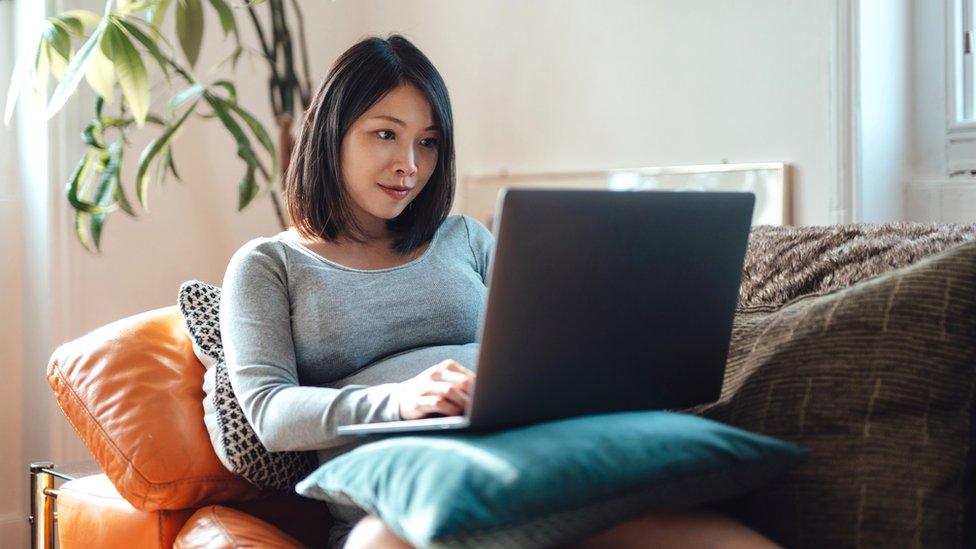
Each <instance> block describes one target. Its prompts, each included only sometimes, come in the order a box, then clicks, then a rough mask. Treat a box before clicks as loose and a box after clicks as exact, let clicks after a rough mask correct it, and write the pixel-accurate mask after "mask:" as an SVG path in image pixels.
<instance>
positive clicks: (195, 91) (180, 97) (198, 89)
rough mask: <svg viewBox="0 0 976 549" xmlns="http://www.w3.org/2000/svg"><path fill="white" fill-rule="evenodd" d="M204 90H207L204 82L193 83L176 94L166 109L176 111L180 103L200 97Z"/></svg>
mask: <svg viewBox="0 0 976 549" xmlns="http://www.w3.org/2000/svg"><path fill="white" fill-rule="evenodd" d="M204 90H206V87H204V85H203V84H193V85H191V86H189V87H188V88H186V89H184V90H183V91H181V92H180V93H178V94H176V95H174V96H173V98H172V99H170V100H169V105H167V106H166V110H167V111H168V112H173V111H175V110H176V109H178V108H179V106H180V105H182V104H183V103H186V102H187V101H189V100H190V99H196V98H198V97H200V94H202V93H203V92H204Z"/></svg>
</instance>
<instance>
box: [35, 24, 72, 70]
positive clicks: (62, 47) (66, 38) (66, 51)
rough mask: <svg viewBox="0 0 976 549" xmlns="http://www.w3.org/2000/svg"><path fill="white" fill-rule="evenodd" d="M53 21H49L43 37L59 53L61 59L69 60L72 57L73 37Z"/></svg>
mask: <svg viewBox="0 0 976 549" xmlns="http://www.w3.org/2000/svg"><path fill="white" fill-rule="evenodd" d="M52 19H53V18H49V19H48V22H47V25H46V26H45V28H44V32H43V35H42V36H43V38H44V40H46V41H47V43H48V44H50V46H51V47H52V48H53V49H54V51H56V52H58V54H59V55H61V57H63V58H64V59H66V60H67V59H68V58H69V57H71V36H70V35H69V34H68V31H67V30H65V29H64V28H63V27H62V26H60V25H58V24H57V23H55V22H54V21H53V20H52Z"/></svg>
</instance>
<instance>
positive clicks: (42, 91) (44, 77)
mask: <svg viewBox="0 0 976 549" xmlns="http://www.w3.org/2000/svg"><path fill="white" fill-rule="evenodd" d="M50 49H51V48H50V47H49V46H48V43H47V41H46V40H44V39H41V41H40V42H39V43H38V44H37V57H36V58H35V59H34V73H33V75H32V78H31V80H32V81H33V86H34V94H35V96H36V97H45V96H46V95H47V82H48V78H49V77H50V76H51V53H50ZM62 74H63V73H62Z"/></svg>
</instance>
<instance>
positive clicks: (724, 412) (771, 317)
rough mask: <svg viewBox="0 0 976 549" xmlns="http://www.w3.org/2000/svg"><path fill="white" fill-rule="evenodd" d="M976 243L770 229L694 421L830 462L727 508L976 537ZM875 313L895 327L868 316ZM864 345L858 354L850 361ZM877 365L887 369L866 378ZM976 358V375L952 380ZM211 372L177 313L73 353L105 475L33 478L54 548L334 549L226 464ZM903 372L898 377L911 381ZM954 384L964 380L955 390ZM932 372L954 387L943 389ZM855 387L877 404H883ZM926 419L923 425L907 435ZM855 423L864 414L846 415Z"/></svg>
mask: <svg viewBox="0 0 976 549" xmlns="http://www.w3.org/2000/svg"><path fill="white" fill-rule="evenodd" d="M974 239H976V225H968V226H944V225H921V224H896V225H886V226H861V225H858V226H841V227H819V228H801V229H797V228H773V227H759V228H756V229H754V230H753V234H752V237H751V239H750V245H749V252H748V255H747V261H746V267H745V271H744V273H743V287H742V290H741V293H740V303H739V310H738V311H737V320H736V326H735V328H734V331H733V344H732V349H731V350H730V358H729V368H728V370H727V372H726V381H725V384H724V386H723V393H722V397H721V398H720V400H719V401H718V402H716V403H710V404H707V405H703V406H700V407H696V408H694V409H690V410H688V411H689V412H691V413H697V414H702V415H705V416H708V417H711V418H713V419H718V420H721V421H726V422H728V423H730V424H733V425H736V426H739V427H742V428H745V429H749V430H754V431H757V432H764V433H767V434H771V435H773V436H779V437H782V438H784V439H787V440H793V441H796V442H797V443H799V444H802V445H805V446H807V447H809V448H811V449H812V450H813V453H812V459H811V465H810V466H809V467H804V468H801V469H802V470H798V471H797V472H796V474H793V475H790V476H789V477H787V478H784V479H783V480H782V481H780V482H777V483H775V485H773V486H771V487H769V489H768V490H762V491H759V492H758V493H756V494H753V495H749V496H745V497H743V498H739V499H737V500H735V501H730V502H718V503H717V504H716V507H717V508H719V509H721V510H723V511H725V512H728V513H730V514H732V515H734V516H736V517H738V518H739V519H740V520H743V521H745V522H746V523H747V524H750V525H751V526H753V527H755V528H757V529H759V530H760V531H762V532H763V533H765V534H767V535H769V536H770V537H772V538H773V539H775V540H776V541H778V542H780V543H782V544H784V545H787V546H798V547H802V546H810V547H813V546H827V545H828V544H829V546H836V547H843V546H852V547H853V546H858V545H869V546H871V545H877V544H884V545H888V546H919V547H920V546H963V545H968V544H972V543H973V540H974V538H973V537H972V531H973V516H972V515H973V505H972V501H971V498H970V497H969V494H970V493H971V492H972V481H973V474H972V470H973V459H972V448H973V446H974V445H973V439H974V437H973V436H972V434H973V432H974V427H973V421H972V402H971V400H972V396H973V387H976V381H970V380H971V379H972V380H976V374H974V375H972V376H970V375H969V373H968V370H976V366H974V365H976V346H974V345H971V344H970V342H971V341H973V340H974V336H976V333H974V332H976V330H973V329H972V325H971V324H970V323H969V321H968V320H965V317H966V316H967V315H969V314H970V313H973V314H972V316H973V317H976V309H971V308H966V307H970V306H969V305H968V303H969V302H968V301H966V300H967V299H968V297H966V296H968V295H969V294H965V295H963V294H959V293H958V292H962V291H966V292H968V291H969V290H968V289H966V288H968V286H966V285H968V284H969V282H968V281H969V280H970V278H971V279H972V281H973V283H974V284H976V270H971V269H970V267H969V263H967V262H966V261H969V260H968V259H966V258H963V259H962V260H960V259H958V258H952V257H950V258H949V259H945V258H944V257H943V256H944V255H945V254H944V253H943V252H946V250H951V249H953V248H954V247H957V246H960V245H962V244H964V243H967V242H971V241H973V240H974ZM940 254H941V255H940ZM957 255H958V254H957ZM950 260H951V261H950ZM940 262H941V263H940ZM947 265H948V267H947ZM953 269H955V270H953ZM959 269H962V270H963V271H962V272H961V274H960V272H959ZM950 271H951V272H952V273H954V274H952V276H955V277H956V278H953V279H951V280H950V282H952V281H954V280H964V281H966V282H965V284H964V286H966V287H965V288H963V289H962V290H960V289H959V288H960V285H959V283H958V282H953V283H952V284H955V285H954V286H953V285H952V284H950V283H946V284H945V285H944V286H945V287H944V288H943V286H938V287H936V286H934V285H935V284H937V281H939V280H942V279H943V278H946V277H947V276H949V275H946V274H944V273H946V272H950ZM970 275H971V276H970ZM960 277H961V278H960ZM947 280H949V279H947ZM933 281H936V282H933ZM903 287H908V288H909V289H911V288H915V287H917V288H918V289H917V292H919V293H918V294H917V295H918V296H919V297H915V295H916V294H911V293H910V295H909V298H910V299H909V300H908V301H904V300H902V299H901V298H900V297H898V296H900V295H901V294H899V293H898V292H902V293H904V288H903ZM886 288H894V291H889V290H888V289H886ZM912 291H916V290H912ZM925 292H929V293H930V294H932V296H934V297H933V299H934V298H937V297H939V296H942V295H943V294H942V293H944V294H945V298H946V299H945V307H946V309H945V310H943V311H942V312H941V313H939V314H941V315H942V316H941V317H939V316H938V314H935V315H934V316H932V315H928V316H931V317H932V319H933V320H932V323H934V324H932V325H933V326H935V327H936V328H937V329H938V330H941V331H938V330H936V331H937V332H938V333H936V334H935V335H931V336H930V335H928V332H926V331H925V330H926V329H927V328H925V326H927V324H926V322H927V321H926V318H927V316H926V315H927V312H926V311H927V309H925V310H923V311H921V313H925V314H919V315H917V316H913V315H915V312H914V311H912V310H911V307H912V306H913V305H912V303H914V302H913V301H912V300H918V301H917V302H918V303H919V304H920V307H922V308H923V309H924V308H925V307H927V305H924V303H925V301H924V300H925V299H927V298H926V295H928V294H926V293H925ZM940 292H942V293H940ZM950 293H951V294H950ZM862 294H863V295H862ZM950 295H951V297H952V298H953V299H952V300H950V299H949V297H950ZM878 296H882V297H878ZM958 296H963V297H959V298H958V299H956V298H957V297H958ZM940 299H941V298H940ZM859 300H860V301H859ZM950 301H951V303H950ZM953 304H955V305H958V307H963V308H962V309H959V311H955V310H953V312H952V314H953V315H956V316H958V317H959V318H963V321H960V322H955V321H954V320H947V319H949V318H950V317H949V316H948V315H949V314H950V313H949V312H947V311H948V310H949V307H950V305H953ZM903 305H904V306H903ZM905 307H907V309H906V308H905ZM902 309H904V310H902ZM874 312H877V313H878V314H879V315H880V316H878V318H880V319H882V320H881V321H879V322H883V325H881V324H879V325H877V326H875V325H874V324H872V322H873V320H872V321H870V322H869V321H868V320H865V322H863V323H861V322H859V321H858V319H859V318H862V317H863V318H864V319H868V318H873V317H872V316H871V315H872V314H874ZM937 312H938V311H937ZM899 314H901V315H902V316H901V317H899ZM818 315H820V316H818ZM956 316H953V317H951V318H956ZM900 318H901V319H906V318H907V319H910V321H903V320H899V319H900ZM810 319H813V320H814V321H816V322H817V323H818V324H816V326H817V330H819V331H818V332H817V333H816V334H813V335H811V334H810V333H807V332H806V331H805V330H807V329H806V328H805V327H804V326H805V324H804V322H807V321H811V320H810ZM940 319H941V320H940ZM940 322H941V324H940ZM832 323H833V324H832ZM845 323H846V324H845ZM947 323H948V324H950V325H948V326H947ZM837 325H839V326H840V332H839V333H840V334H841V335H842V336H843V337H842V338H841V339H839V340H837V341H841V343H832V341H834V340H831V339H830V336H829V333H828V332H829V329H828V327H830V326H837ZM831 329H832V328H831ZM897 330H901V331H900V332H897V333H895V332H896V331H897ZM807 331H808V330H807ZM877 334H882V335H877ZM805 338H806V339H805ZM857 338H861V339H857ZM872 338H874V339H872ZM880 338H893V339H880ZM925 338H928V339H925ZM947 338H948V339H947ZM953 338H957V339H953ZM930 340H931V341H930ZM936 340H938V341H936ZM878 341H890V342H893V343H886V346H887V347H892V348H893V347H897V346H898V344H899V343H898V342H900V341H908V342H914V343H917V344H918V345H920V346H921V347H919V348H921V349H923V350H927V351H926V352H929V353H931V354H932V359H931V361H927V360H926V361H921V362H924V363H925V364H923V366H925V365H929V366H932V367H929V368H927V369H926V368H923V369H922V370H918V371H916V370H917V369H913V370H912V371H911V372H908V373H905V372H902V371H901V370H900V369H899V368H897V367H895V366H888V365H890V364H895V365H896V366H897V365H898V364H900V362H898V361H904V360H906V357H908V356H910V353H911V351H910V349H909V348H908V347H909V345H908V343H906V347H905V349H901V348H898V349H896V350H895V351H893V352H890V353H887V352H883V351H884V350H883V349H872V348H871V346H872V345H873V342H874V343H876V342H878ZM947 341H949V342H950V343H949V344H947V343H946V342H947ZM956 341H961V342H962V343H955V342H956ZM805 342H806V343H805ZM809 342H812V343H810V344H807V343H809ZM844 342H853V343H851V344H850V345H852V346H854V348H853V349H846V350H845V349H841V348H840V347H839V346H842V345H846V344H847V343H844ZM818 345H819V346H820V347H817V346H818ZM824 345H833V346H834V348H826V349H824V348H821V347H823V346H824ZM939 345H943V346H942V347H940V346H939ZM946 345H948V348H949V349H950V350H951V351H952V352H951V353H949V354H950V355H951V356H948V355H946V352H945V348H946V347H945V346H946ZM857 346H863V347H857ZM963 347H964V348H963ZM811 349H813V350H811ZM832 353H836V354H832ZM845 353H846V354H845ZM859 354H861V355H864V356H865V357H869V358H870V360H867V359H866V360H867V362H864V363H863V365H862V364H861V363H860V362H858V360H857V358H856V357H857V355H859ZM943 355H946V356H948V358H945V357H943ZM832 356H836V357H845V356H846V357H852V356H853V357H855V358H844V359H837V360H836V361H835V360H833V359H832V358H831V357H832ZM811 357H812V358H811ZM838 361H839V362H838ZM886 361H887V362H886ZM892 361H894V362H892ZM835 362H837V363H835ZM943 364H945V366H943ZM960 364H961V365H962V366H961V367H962V368H964V370H959V371H956V370H951V368H954V367H957V366H959V365H960ZM879 365H880V366H879ZM967 365H968V366H967ZM858 368H862V369H870V372H869V373H870V375H867V374H864V375H862V374H863V373H864V372H859V371H858ZM823 372H827V374H823ZM959 372H963V373H962V374H960V373H959ZM203 374H204V366H203V365H202V364H201V363H200V362H199V360H198V359H197V358H196V356H195V354H194V352H193V348H192V344H191V341H190V338H189V337H188V334H187V332H186V328H185V325H184V321H183V318H182V317H181V315H180V311H179V309H178V308H177V307H176V306H169V307H163V308H159V309H155V310H152V311H147V312H144V313H141V314H137V315H135V316H132V317H129V318H125V319H122V320H118V321H116V322H113V323H111V324H108V325H106V326H103V327H101V328H98V329H96V330H94V331H92V332H90V333H88V334H85V335H83V336H82V337H80V338H78V339H76V340H73V341H70V342H67V343H64V344H63V345H61V346H60V347H58V349H57V350H55V352H54V353H53V354H52V356H51V359H50V361H49V364H48V370H47V376H48V380H49V383H50V385H51V387H52V389H53V392H54V395H55V398H56V400H57V402H58V404H59V406H60V408H61V410H62V411H63V413H64V415H65V416H66V417H67V419H68V420H69V422H70V423H71V424H72V426H73V427H74V428H75V430H76V431H77V432H78V434H79V436H80V437H81V438H82V439H83V441H84V442H85V444H86V445H87V447H88V448H89V450H90V451H91V453H92V456H93V457H94V459H95V461H96V462H97V463H98V465H99V466H100V468H101V470H102V473H101V474H97V475H92V476H86V477H82V478H75V479H69V480H66V481H64V482H63V483H61V484H60V485H59V486H55V482H56V478H57V477H58V475H59V473H58V471H57V467H56V466H54V465H53V464H50V463H38V464H34V465H33V466H32V469H31V482H32V506H31V515H32V516H31V524H32V534H33V536H32V538H33V540H34V546H35V547H51V546H53V543H54V541H55V538H56V539H57V541H58V542H59V543H60V546H61V547H62V548H64V549H72V548H74V547H82V546H95V547H170V546H174V547H237V546H276V547H302V546H321V545H322V543H323V541H322V540H323V539H325V537H326V534H327V532H328V530H329V527H330V522H331V519H330V517H329V515H328V512H327V510H326V508H325V506H324V504H323V503H321V502H318V501H314V500H309V499H305V498H301V497H299V496H297V495H295V494H291V493H287V492H276V493H269V492H262V491H260V490H258V489H256V488H255V487H254V486H252V485H250V484H249V483H248V482H246V481H245V480H244V479H243V478H241V477H238V476H236V475H234V474H232V473H230V472H229V471H227V469H225V468H224V466H223V465H222V464H221V463H220V461H219V460H218V458H217V456H216V455H215V453H214V450H213V447H212V446H211V441H210V437H209V436H208V433H207V431H206V429H205V426H204V421H203V405H202V400H203V396H204V395H203V389H202V378H203ZM963 375H965V376H967V377H965V378H963V377H961V376H963ZM885 376H889V377H890V376H895V377H894V383H891V382H890V380H889V378H888V377H885ZM912 376H915V377H912ZM940 376H952V377H953V379H950V380H948V382H947V383H942V381H941V380H939V378H940ZM931 379H934V380H935V381H933V382H932V383H936V384H935V385H931V386H927V385H926V384H927V383H929V381H927V380H931ZM964 384H969V385H965V387H963V388H961V389H959V391H960V392H958V393H955V392H952V391H953V390H954V388H953V387H952V385H964ZM944 385H945V386H946V387H943V386H944ZM889 386H892V387H894V388H895V389H893V390H892V392H890V393H889V392H887V388H888V387H889ZM919 387H921V389H920V390H921V391H922V392H923V393H924V394H927V395H928V400H927V401H925V402H922V403H919V402H915V396H914V395H915V394H916V393H917V392H918V391H917V390H918V389H919ZM943 389H944V391H945V396H944V398H943V395H942V393H941V392H940V391H943ZM846 392H851V393H852V396H851V397H850V402H848V401H847V400H846V398H847V397H846V396H844V395H846V394H847V393H846ZM854 393H857V395H860V394H861V393H864V395H863V402H861V400H859V399H860V398H861V397H860V396H857V395H854ZM957 394H958V395H968V397H967V398H968V400H965V401H964V399H962V397H958V396H955V395H957ZM818 399H820V401H826V402H827V403H826V404H824V405H818V404H817V402H818ZM825 399H826V400H825ZM862 407H865V408H864V409H865V410H867V412H866V419H865V418H862V417H861V416H862V415H865V414H864V413H862V412H861V409H862ZM950 408H951V409H950ZM923 409H924V418H922V423H919V424H918V425H916V424H915V423H911V425H910V426H909V427H905V425H906V422H912V421H916V419H917V417H918V416H921V415H922V412H919V411H917V410H923ZM836 410H841V411H842V412H843V415H844V417H843V418H840V419H838V418H837V417H834V416H832V415H831V414H833V413H834V411H836ZM848 416H852V417H853V416H856V417H854V419H849V417H848ZM797 418H798V420H796V419H797ZM944 418H948V420H947V421H943V422H942V423H940V421H942V420H943V419H944ZM864 421H867V423H864ZM944 425H948V426H950V427H951V429H952V430H949V427H945V428H943V426H944ZM872 429H873V432H872ZM923 431H924V432H923ZM879 433H880V434H881V435H883V436H879ZM923 435H924V440H925V441H926V443H928V442H929V441H933V440H934V441H938V440H943V439H947V440H950V442H952V441H955V442H952V444H950V445H948V446H939V445H937V444H934V443H933V444H932V445H931V446H924V445H914V443H912V442H909V443H907V445H908V446H909V447H910V448H909V449H910V450H911V452H913V453H912V454H911V455H908V456H907V457H905V458H904V459H902V458H901V457H899V455H900V454H899V450H898V449H891V450H890V451H889V450H886V448H888V447H889V446H891V445H895V446H904V444H901V443H900V442H899V441H900V440H901V439H905V440H915V438H918V437H922V436H923ZM899 437H901V438H899ZM906 437H907V438H906ZM912 437H914V438H912ZM940 437H941V438H940ZM848 442H850V444H848ZM955 447H958V448H955ZM926 452H929V453H926ZM920 456H921V457H920ZM932 456H935V457H932ZM943 456H944V457H943ZM833 458H837V460H836V461H832V459H833ZM906 460H907V461H906ZM935 461H940V463H939V464H935V463H934V462H935ZM941 461H945V463H944V464H942V463H941ZM851 464H854V465H851ZM903 465H904V467H906V468H902V466H903ZM937 465H938V466H937ZM942 465H944V467H942ZM848 466H851V467H854V466H856V467H855V468H854V469H850V472H848V470H847V469H845V467H848ZM879 469H885V470H886V471H889V473H890V472H892V471H893V472H896V473H897V475H898V477H899V478H892V474H889V473H885V472H884V471H879ZM916 470H917V474H912V473H909V474H906V471H909V472H911V471H916ZM912 476H916V477H918V478H917V479H913V478H907V477H912ZM929 477H931V478H929ZM821 480H823V482H820V481H821ZM899 482H900V483H901V484H899ZM913 483H914V484H913ZM926 483H927V484H926ZM902 485H904V487H905V490H901V489H900V488H902ZM909 485H911V486H910V487H909ZM848 500H851V501H852V502H853V503H851V505H850V507H849V508H848V507H846V506H845V503H846V502H847V501H848ZM55 510H56V526H55V525H54V522H55V519H54V512H55ZM831 513H833V514H831ZM906 513H907V514H906ZM912 513H914V515H912ZM903 516H909V517H910V518H911V520H906V519H904V518H903ZM913 521H914V522H913ZM825 530H827V531H825ZM834 530H836V531H834ZM947 540H948V541H947Z"/></svg>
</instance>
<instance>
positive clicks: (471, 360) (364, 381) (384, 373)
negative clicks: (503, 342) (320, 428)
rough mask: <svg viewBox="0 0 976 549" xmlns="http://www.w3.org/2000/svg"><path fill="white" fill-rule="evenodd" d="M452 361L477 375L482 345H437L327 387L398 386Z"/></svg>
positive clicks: (391, 358) (404, 354)
mask: <svg viewBox="0 0 976 549" xmlns="http://www.w3.org/2000/svg"><path fill="white" fill-rule="evenodd" d="M449 358H450V359H454V360H456V361H458V362H459V363H460V364H461V365H462V366H464V367H465V368H467V369H469V370H471V371H475V368H476V367H477V365H476V362H477V360H478V344H477V343H467V344H465V345H434V346H431V347H420V348H417V349H410V350H407V351H403V352H400V353H397V354H395V355H390V356H387V357H384V358H382V359H380V360H377V361H376V362H374V363H372V364H370V365H368V366H365V367H363V368H362V369H360V370H358V371H356V373H354V374H352V375H350V376H348V377H344V378H342V379H340V380H337V381H334V382H332V383H329V384H327V385H325V386H326V387H333V388H339V387H345V386H346V385H379V384H381V383H396V382H400V381H404V380H406V379H409V378H411V377H413V376H415V375H417V374H419V373H420V372H422V371H424V370H426V369H427V368H430V367H431V366H433V365H434V364H437V363H438V362H441V361H444V360H447V359H449Z"/></svg>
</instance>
